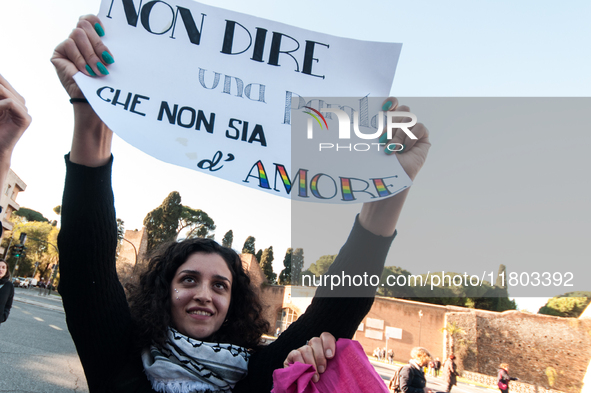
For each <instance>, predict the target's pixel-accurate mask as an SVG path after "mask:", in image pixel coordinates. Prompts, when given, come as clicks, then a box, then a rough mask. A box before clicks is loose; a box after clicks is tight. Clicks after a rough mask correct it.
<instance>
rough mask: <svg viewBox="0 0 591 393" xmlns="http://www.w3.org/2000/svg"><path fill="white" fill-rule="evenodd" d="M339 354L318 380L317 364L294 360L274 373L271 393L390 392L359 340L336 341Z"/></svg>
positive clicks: (330, 361)
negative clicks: (314, 379) (315, 375)
mask: <svg viewBox="0 0 591 393" xmlns="http://www.w3.org/2000/svg"><path fill="white" fill-rule="evenodd" d="M335 354H336V356H335V357H334V358H333V359H332V360H329V361H328V365H327V368H326V371H325V372H324V373H323V374H320V380H319V381H318V383H314V382H312V377H313V376H314V372H315V369H314V366H312V365H311V364H302V363H295V364H292V365H291V366H289V367H288V368H282V369H278V370H275V371H274V372H273V390H272V391H271V393H333V392H339V393H359V392H368V393H369V392H371V393H380V392H384V393H388V389H387V388H386V384H385V382H384V381H383V380H382V378H381V377H380V376H379V375H378V373H377V372H376V371H375V369H374V368H373V366H372V365H371V363H369V360H368V359H367V356H366V355H365V352H363V348H361V345H360V344H359V343H358V342H357V341H352V340H345V339H340V340H338V341H337V347H336V351H335Z"/></svg>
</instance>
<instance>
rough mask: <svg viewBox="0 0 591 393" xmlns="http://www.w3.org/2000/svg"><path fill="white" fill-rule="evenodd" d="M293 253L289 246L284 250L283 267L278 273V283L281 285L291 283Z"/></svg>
mask: <svg viewBox="0 0 591 393" xmlns="http://www.w3.org/2000/svg"><path fill="white" fill-rule="evenodd" d="M292 253H293V249H292V248H291V247H290V248H288V249H287V251H286V252H285V257H284V258H283V267H284V269H283V270H282V271H281V273H279V284H281V285H290V284H291V254H292Z"/></svg>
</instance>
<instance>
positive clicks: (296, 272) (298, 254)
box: [291, 248, 304, 285]
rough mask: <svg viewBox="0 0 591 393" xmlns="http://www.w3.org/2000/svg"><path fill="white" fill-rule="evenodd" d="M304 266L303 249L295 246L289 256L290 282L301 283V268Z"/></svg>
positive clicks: (293, 283)
mask: <svg viewBox="0 0 591 393" xmlns="http://www.w3.org/2000/svg"><path fill="white" fill-rule="evenodd" d="M303 268H304V249H303V248H296V249H295V250H294V251H293V254H292V256H291V284H292V285H302V269H303Z"/></svg>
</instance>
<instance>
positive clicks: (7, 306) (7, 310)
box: [0, 282, 14, 323]
mask: <svg viewBox="0 0 591 393" xmlns="http://www.w3.org/2000/svg"><path fill="white" fill-rule="evenodd" d="M4 285H8V286H10V294H9V295H8V299H6V304H5V305H4V313H3V314H2V322H0V323H4V322H6V320H7V319H8V316H9V315H10V309H11V308H12V299H13V298H14V286H13V285H12V283H11V282H7V283H6V284H4Z"/></svg>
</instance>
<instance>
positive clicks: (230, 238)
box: [222, 229, 234, 248]
mask: <svg viewBox="0 0 591 393" xmlns="http://www.w3.org/2000/svg"><path fill="white" fill-rule="evenodd" d="M233 242H234V232H232V230H231V229H230V230H229V231H228V232H226V234H225V235H224V238H223V239H222V246H224V247H228V248H232V243H233Z"/></svg>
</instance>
